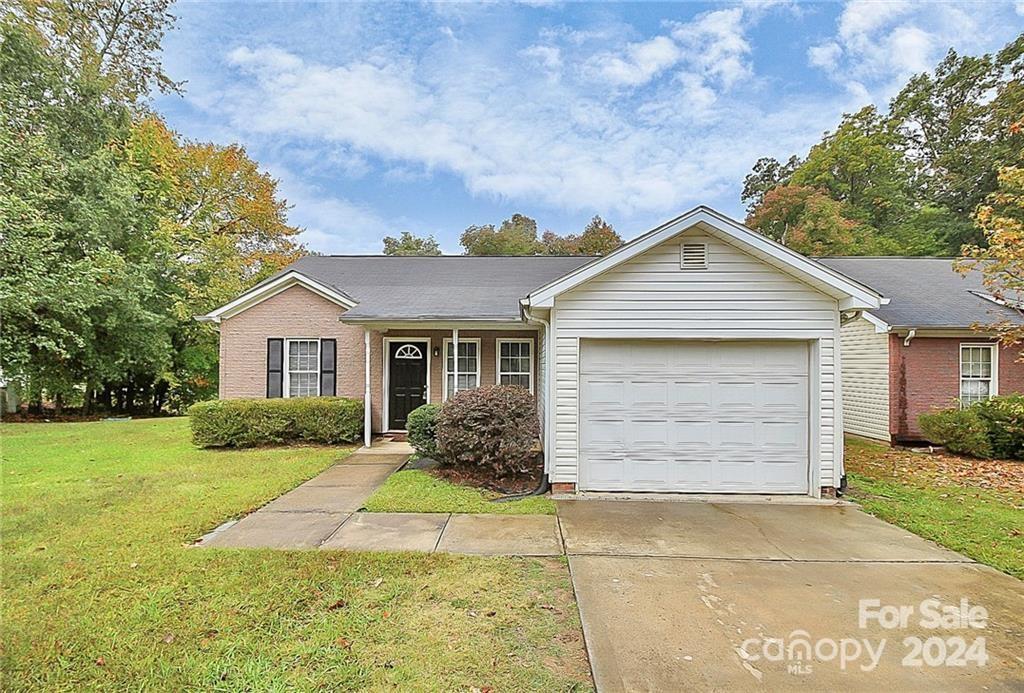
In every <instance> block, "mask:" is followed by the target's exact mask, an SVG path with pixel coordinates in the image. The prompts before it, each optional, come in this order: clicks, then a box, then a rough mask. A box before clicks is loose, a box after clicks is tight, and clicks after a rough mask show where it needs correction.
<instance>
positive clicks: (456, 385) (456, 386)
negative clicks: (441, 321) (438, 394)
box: [441, 327, 459, 395]
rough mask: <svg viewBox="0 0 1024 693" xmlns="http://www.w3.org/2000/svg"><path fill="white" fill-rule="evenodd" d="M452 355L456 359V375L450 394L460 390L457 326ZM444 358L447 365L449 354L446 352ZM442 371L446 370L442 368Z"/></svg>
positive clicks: (453, 336) (453, 332)
mask: <svg viewBox="0 0 1024 693" xmlns="http://www.w3.org/2000/svg"><path fill="white" fill-rule="evenodd" d="M452 357H453V359H454V366H455V367H454V368H453V369H452V372H453V373H454V377H453V378H452V391H451V393H449V394H451V395H454V394H455V393H456V392H458V391H459V328H457V327H456V328H453V329H452ZM444 358H445V365H446V366H447V365H448V354H445V355H444ZM441 372H442V373H443V372H444V370H443V369H442V371H441Z"/></svg>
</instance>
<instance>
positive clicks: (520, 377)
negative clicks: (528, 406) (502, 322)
mask: <svg viewBox="0 0 1024 693" xmlns="http://www.w3.org/2000/svg"><path fill="white" fill-rule="evenodd" d="M497 344H498V355H497V358H498V368H497V373H498V384H499V385H518V386H519V387H523V388H526V389H527V390H529V391H530V392H533V340H532V339H499V340H498V341H497Z"/></svg>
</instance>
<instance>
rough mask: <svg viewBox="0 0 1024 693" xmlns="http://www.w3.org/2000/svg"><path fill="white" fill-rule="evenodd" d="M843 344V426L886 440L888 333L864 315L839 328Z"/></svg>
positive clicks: (860, 433)
mask: <svg viewBox="0 0 1024 693" xmlns="http://www.w3.org/2000/svg"><path fill="white" fill-rule="evenodd" d="M839 339H840V342H841V343H842V350H843V359H842V364H843V365H842V377H843V427H844V429H845V430H846V432H847V433H854V434H856V435H859V436H864V437H865V438H873V439H875V440H884V441H886V442H889V439H890V436H889V335H888V333H884V332H882V333H879V332H876V331H875V326H874V325H872V324H871V323H870V322H868V321H867V320H865V319H864V318H858V319H856V320H851V321H850V322H848V323H846V324H845V325H843V326H842V328H840V330H839Z"/></svg>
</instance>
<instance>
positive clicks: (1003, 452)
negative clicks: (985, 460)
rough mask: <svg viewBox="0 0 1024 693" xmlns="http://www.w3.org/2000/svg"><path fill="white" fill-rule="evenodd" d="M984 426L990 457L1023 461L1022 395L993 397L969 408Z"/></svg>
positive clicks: (1023, 406)
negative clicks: (990, 450)
mask: <svg viewBox="0 0 1024 693" xmlns="http://www.w3.org/2000/svg"><path fill="white" fill-rule="evenodd" d="M971 410H972V411H976V412H977V414H978V416H979V417H980V418H981V420H982V421H983V422H984V424H985V428H986V430H987V432H988V442H989V445H990V446H991V448H992V455H993V456H994V457H998V458H1000V459H1005V460H1021V459H1024V395H1007V396H1005V397H993V398H992V399H990V400H986V401H984V402H979V403H978V404H975V405H974V406H972V407H971Z"/></svg>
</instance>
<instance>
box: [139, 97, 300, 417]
mask: <svg viewBox="0 0 1024 693" xmlns="http://www.w3.org/2000/svg"><path fill="white" fill-rule="evenodd" d="M129 146H130V148H131V152H132V160H133V161H134V162H135V163H136V165H137V166H138V167H139V168H140V170H141V171H144V172H145V173H146V175H147V179H146V185H145V186H144V188H143V191H144V192H143V195H144V198H145V199H147V200H149V201H151V203H152V204H153V205H154V206H155V207H156V208H157V209H158V214H159V216H160V219H161V232H162V233H163V234H164V235H165V236H166V238H167V239H168V242H169V244H170V247H171V253H172V256H171V260H172V270H171V271H172V279H173V287H172V288H171V290H170V293H171V295H172V296H173V304H172V316H173V319H174V320H175V327H174V330H173V333H172V338H173V342H174V346H175V350H174V357H175V358H174V362H173V364H172V366H171V368H170V370H169V372H168V373H167V374H166V375H165V378H166V380H167V385H168V388H169V390H170V392H169V393H168V394H169V397H170V398H171V399H172V400H173V403H174V404H176V405H177V404H186V403H188V402H190V401H192V400H194V399H197V398H200V399H201V398H203V397H209V396H213V395H214V394H215V393H216V387H217V370H218V369H217V361H218V351H217V338H216V334H215V333H214V332H213V331H212V330H210V329H209V328H208V327H207V326H203V325H199V324H197V323H196V322H195V320H194V319H193V317H194V316H195V315H199V314H202V313H206V312H208V311H210V310H212V309H213V308H215V307H217V306H218V305H222V304H224V303H226V302H228V301H229V300H231V299H232V298H234V297H235V296H237V295H238V294H240V293H242V291H244V290H245V289H247V288H249V287H250V286H252V285H253V284H255V283H257V282H259V281H261V280H263V279H264V278H266V277H268V276H270V275H271V274H273V273H274V272H276V271H278V270H279V269H281V268H282V267H284V266H285V265H287V264H289V263H291V262H293V261H294V260H295V259H297V258H298V257H299V256H300V255H302V254H303V253H304V252H305V250H304V248H302V247H301V246H300V245H299V244H298V243H297V241H296V237H297V235H298V233H299V229H298V228H296V227H294V226H292V225H290V224H289V223H288V220H287V210H288V205H287V203H286V202H285V201H284V200H282V199H280V197H279V196H278V193H277V181H276V180H274V179H273V178H272V177H270V176H269V175H267V174H266V173H264V172H263V171H261V170H260V169H259V165H258V164H257V163H256V162H255V161H253V160H252V159H250V158H249V157H248V156H247V155H246V153H245V150H244V149H243V148H242V147H240V146H238V145H228V146H219V145H215V144H211V143H204V142H188V141H185V142H182V141H180V140H179V139H178V137H177V136H176V135H175V134H174V133H173V132H171V131H170V130H169V129H168V128H167V126H166V125H165V124H164V123H163V122H162V121H161V120H160V119H159V118H156V117H155V116H150V117H147V118H144V119H141V120H139V121H138V122H137V124H136V125H135V127H134V128H133V131H132V136H131V139H130V145H129Z"/></svg>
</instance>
